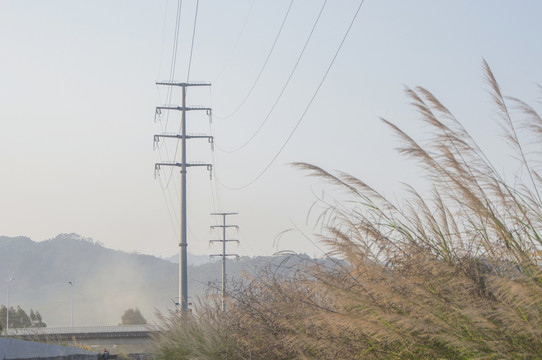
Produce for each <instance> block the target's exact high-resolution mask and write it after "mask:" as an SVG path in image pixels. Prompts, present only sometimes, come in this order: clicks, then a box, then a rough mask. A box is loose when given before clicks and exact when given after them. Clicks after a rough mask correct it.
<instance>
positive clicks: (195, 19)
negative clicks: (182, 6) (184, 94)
mask: <svg viewBox="0 0 542 360" xmlns="http://www.w3.org/2000/svg"><path fill="white" fill-rule="evenodd" d="M198 8H199V0H197V1H196V11H195V13H194V27H193V28H192V43H191V44H190V58H189V60H188V72H187V73H186V81H187V82H188V81H189V80H190V69H191V67H192V53H193V52H194V38H195V37H196V24H197V22H198Z"/></svg>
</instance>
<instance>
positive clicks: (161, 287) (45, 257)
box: [0, 234, 282, 327]
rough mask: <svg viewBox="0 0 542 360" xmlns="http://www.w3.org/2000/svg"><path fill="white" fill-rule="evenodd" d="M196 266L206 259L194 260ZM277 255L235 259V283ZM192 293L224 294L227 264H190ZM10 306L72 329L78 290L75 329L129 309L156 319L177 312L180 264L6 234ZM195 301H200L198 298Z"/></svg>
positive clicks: (64, 240) (71, 238) (77, 241)
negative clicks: (223, 275) (212, 290)
mask: <svg viewBox="0 0 542 360" xmlns="http://www.w3.org/2000/svg"><path fill="white" fill-rule="evenodd" d="M193 259H195V260H193V261H194V263H197V262H198V261H201V260H202V259H201V258H198V257H196V258H193ZM280 261H282V260H281V258H277V257H257V258H249V257H242V258H241V259H240V261H238V262H236V261H228V278H229V279H231V278H235V277H239V276H241V272H243V271H245V272H248V273H251V272H253V271H254V269H255V268H257V267H262V266H264V265H265V264H267V263H270V262H275V263H279V262H280ZM188 271H189V273H188V275H189V283H188V287H189V294H190V296H191V297H193V298H196V297H198V296H203V295H204V294H205V292H206V289H208V287H209V285H212V284H215V285H214V287H215V288H217V287H218V286H219V283H220V279H221V265H220V262H207V263H203V264H200V265H194V266H189V269H188ZM11 276H13V277H15V280H14V281H13V282H11V283H10V285H9V294H10V305H20V306H21V307H22V308H23V309H25V310H26V311H27V312H28V311H29V310H30V308H32V309H34V310H39V311H40V313H41V315H42V317H43V320H44V321H45V322H46V323H47V325H48V326H50V327H51V326H68V325H70V322H71V288H70V286H69V284H68V281H71V282H72V283H73V284H74V289H73V291H74V323H75V325H76V326H77V325H81V326H83V325H117V324H118V323H119V322H120V317H121V315H122V313H123V312H124V310H126V309H128V308H134V307H138V308H139V309H140V310H141V312H142V314H143V316H144V317H145V318H146V319H147V320H148V321H151V322H152V321H153V320H154V313H155V310H159V311H162V312H164V311H167V309H173V308H174V301H175V300H176V299H175V298H176V297H177V296H178V265H177V264H175V263H172V262H171V261H168V260H166V259H162V258H158V257H155V256H150V255H142V254H135V253H126V252H123V251H117V250H112V249H108V248H105V247H103V246H102V245H101V244H100V243H98V242H95V241H93V240H92V239H89V238H84V237H82V236H80V235H77V234H60V235H58V236H56V237H55V238H53V239H50V240H46V241H41V242H34V241H32V240H31V239H29V238H27V237H5V236H0V281H2V282H4V284H3V286H2V288H3V289H4V295H3V296H0V299H3V300H2V301H0V303H5V300H6V297H5V286H6V285H5V281H6V280H7V279H9V278H10V277H11ZM191 300H192V299H191Z"/></svg>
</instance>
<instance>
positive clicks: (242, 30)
mask: <svg viewBox="0 0 542 360" xmlns="http://www.w3.org/2000/svg"><path fill="white" fill-rule="evenodd" d="M255 2H256V0H252V4H250V8H249V9H248V12H247V15H246V16H245V21H243V26H242V27H241V31H240V32H239V35H238V36H237V40H236V41H235V45H233V48H232V50H231V52H230V54H229V55H228V58H227V60H226V62H225V63H224V66H223V67H222V70H220V72H219V73H218V75H217V76H216V78H215V79H214V81H213V82H216V81H217V80H218V79H220V77H221V76H222V74H223V73H224V71H225V70H226V69H227V68H228V66H229V65H230V61H231V58H232V56H233V54H234V53H235V51H236V50H237V46H239V42H240V41H241V38H242V37H243V34H244V33H245V28H246V26H247V23H248V19H249V18H250V14H252V8H254V3H255Z"/></svg>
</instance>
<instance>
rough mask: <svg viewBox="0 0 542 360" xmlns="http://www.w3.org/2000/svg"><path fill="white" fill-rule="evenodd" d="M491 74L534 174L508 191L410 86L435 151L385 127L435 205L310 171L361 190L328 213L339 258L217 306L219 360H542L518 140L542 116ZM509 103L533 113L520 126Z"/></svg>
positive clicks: (455, 126)
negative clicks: (508, 94) (391, 197)
mask: <svg viewBox="0 0 542 360" xmlns="http://www.w3.org/2000/svg"><path fill="white" fill-rule="evenodd" d="M484 69H485V74H486V77H487V80H488V82H489V84H490V93H491V96H492V98H493V100H494V102H495V104H496V107H497V110H498V114H499V116H500V124H501V125H502V128H503V129H504V131H505V138H506V141H507V142H508V144H509V145H511V147H512V149H513V150H514V151H515V155H516V157H517V159H518V161H519V165H520V167H521V169H522V171H523V174H525V175H524V176H523V177H520V178H516V179H514V181H515V185H514V186H510V185H509V184H507V182H506V181H505V180H504V179H503V177H502V176H501V175H500V174H499V173H498V172H497V171H496V170H495V167H494V166H493V165H492V164H491V162H490V161H489V160H488V158H487V157H486V155H485V154H484V152H483V151H482V150H481V149H480V147H479V146H478V145H477V144H476V142H475V141H474V140H473V138H472V137H471V136H470V135H469V133H468V132H467V131H466V130H465V129H464V128H463V126H462V125H461V123H460V122H459V121H458V120H457V119H456V118H455V117H454V116H453V115H452V113H451V112H450V111H449V110H448V109H447V108H446V107H444V106H443V105H442V104H441V103H440V102H439V101H438V100H437V99H436V98H435V97H434V96H433V95H432V94H431V93H430V92H428V91H427V90H425V89H423V88H416V89H407V91H406V92H407V95H408V96H409V98H410V99H411V100H412V104H413V106H414V107H415V108H416V109H417V110H418V111H419V113H420V115H421V119H422V121H423V122H424V123H425V124H426V126H427V127H428V128H429V130H430V132H429V134H430V135H429V138H427V139H425V141H424V144H423V145H422V144H420V143H419V142H417V141H416V140H414V139H413V138H411V137H410V136H409V135H408V134H406V133H405V132H403V131H402V130H401V129H399V128H398V127H397V126H395V125H393V124H392V123H391V122H389V121H387V120H384V119H383V121H384V123H386V124H387V125H388V126H390V127H391V129H392V130H393V131H394V132H395V133H396V134H397V135H398V136H399V138H400V139H401V141H402V144H403V145H402V147H401V148H400V149H399V151H400V152H401V153H403V154H405V155H407V156H408V157H411V158H413V159H415V160H416V161H418V162H420V164H421V165H422V167H423V169H424V171H425V173H426V176H427V178H428V179H429V180H430V183H431V186H432V188H431V190H432V191H431V196H429V197H427V196H423V195H421V194H420V193H418V192H416V191H415V190H414V189H413V188H410V189H409V193H410V197H409V199H408V200H407V201H406V202H405V203H404V204H403V205H402V206H398V205H395V204H394V203H392V202H390V201H388V200H387V199H386V198H385V197H383V196H381V195H380V194H379V193H378V192H377V191H375V190H374V189H373V188H371V187H370V186H368V185H367V184H365V183H364V182H362V181H361V180H359V179H357V178H354V177H352V176H350V175H348V174H342V173H339V174H331V173H329V172H326V171H325V170H323V169H320V168H318V167H316V166H312V165H308V164H296V166H298V167H300V168H302V169H304V170H306V171H308V172H309V173H310V174H311V175H313V176H317V177H319V178H322V179H324V180H326V181H329V182H331V183H332V184H334V185H337V186H338V187H339V188H340V189H343V190H346V192H347V196H348V198H347V201H337V202H333V203H325V205H326V210H325V211H324V212H323V213H322V215H321V216H320V218H319V221H320V222H321V224H322V225H323V229H325V230H324V233H323V234H322V235H321V241H322V242H324V243H325V244H326V245H327V246H328V247H329V248H330V249H331V252H330V253H329V259H328V261H325V262H317V261H315V262H314V263H313V264H312V266H308V267H306V268H305V269H304V271H298V272H294V273H290V274H289V275H288V276H280V275H277V273H276V272H272V271H268V272H267V273H262V274H259V275H258V276H255V277H253V278H251V279H247V280H246V281H245V282H244V283H242V284H237V285H236V288H235V290H234V291H233V292H232V294H231V298H230V304H229V311H228V312H227V313H225V314H222V313H220V312H218V311H215V312H212V311H211V309H212V307H209V308H206V310H205V311H203V312H202V314H203V316H202V317H201V318H200V319H201V321H199V322H198V324H199V325H198V326H201V327H203V328H205V329H213V330H212V331H213V334H215V335H216V336H218V340H217V339H212V340H209V341H208V342H207V343H208V344H211V347H212V346H214V345H213V344H228V346H226V347H224V346H223V345H220V346H222V348H220V346H218V347H215V350H217V349H218V352H217V353H215V354H220V356H218V357H216V356H215V357H209V358H217V359H219V358H220V359H223V358H230V359H354V358H360V359H414V358H416V359H439V358H442V359H474V358H476V359H501V358H502V359H530V358H539V357H540V356H541V355H540V354H542V273H541V267H540V260H541V256H540V255H541V249H542V240H541V238H540V230H541V229H542V227H541V225H542V201H541V198H540V195H539V193H538V187H539V186H540V185H541V183H542V178H541V177H540V175H539V174H538V172H537V170H536V167H535V166H533V165H532V164H531V162H529V161H528V156H529V154H527V153H526V151H525V149H524V146H523V145H522V142H521V141H520V139H519V135H518V133H519V130H528V132H529V133H530V135H531V136H532V137H533V138H534V140H535V142H534V144H540V143H542V142H541V141H540V140H541V139H540V136H541V135H542V119H541V117H540V116H539V115H538V114H537V113H536V111H535V110H534V109H533V108H531V107H529V106H528V105H526V104H525V103H523V102H521V101H519V100H517V99H513V98H505V97H504V96H503V95H502V94H501V91H500V88H499V86H498V84H497V82H496V81H495V78H494V76H493V74H492V72H491V70H490V68H489V66H488V65H487V64H486V63H485V62H484ZM509 103H511V104H513V105H514V106H515V108H517V109H518V110H519V111H520V112H521V114H522V115H523V117H524V120H523V122H522V123H520V124H519V126H518V124H517V123H516V122H514V121H513V120H512V116H511V112H510V110H509V105H508V104H509ZM518 184H519V185H518ZM322 201H323V200H322ZM220 329H222V330H220ZM178 336H181V334H179V335H178ZM182 336H186V334H183V335H182ZM232 344H234V345H233V346H232ZM226 348H227V351H228V353H227V354H226V353H225V352H224V351H223V350H224V349H226ZM186 358H187V359H188V358H198V357H190V356H188V357H186Z"/></svg>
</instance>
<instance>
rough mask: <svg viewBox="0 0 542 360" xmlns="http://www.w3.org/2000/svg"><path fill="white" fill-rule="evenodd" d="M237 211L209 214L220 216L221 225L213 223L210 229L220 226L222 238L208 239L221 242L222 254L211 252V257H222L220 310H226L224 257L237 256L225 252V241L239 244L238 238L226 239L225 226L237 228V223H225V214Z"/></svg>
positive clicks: (237, 256)
mask: <svg viewBox="0 0 542 360" xmlns="http://www.w3.org/2000/svg"><path fill="white" fill-rule="evenodd" d="M236 214H237V213H233V212H223V213H211V215H217V216H222V225H213V226H211V229H215V228H222V240H210V241H209V242H210V243H214V242H221V243H222V254H213V255H211V257H221V258H222V311H226V258H227V257H230V256H234V257H236V258H239V255H237V254H227V253H226V243H227V242H230V241H235V242H237V243H238V244H239V240H228V239H226V228H229V227H233V228H236V229H237V230H239V226H237V225H226V216H228V215H236Z"/></svg>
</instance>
